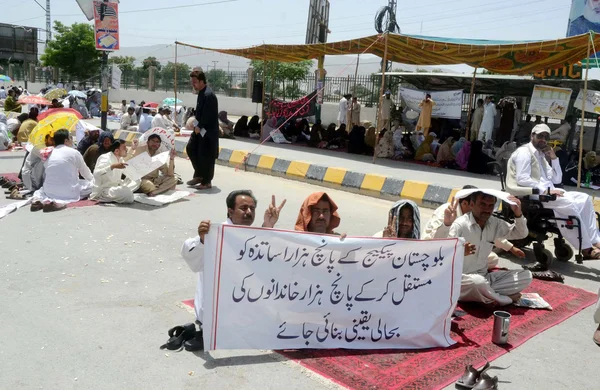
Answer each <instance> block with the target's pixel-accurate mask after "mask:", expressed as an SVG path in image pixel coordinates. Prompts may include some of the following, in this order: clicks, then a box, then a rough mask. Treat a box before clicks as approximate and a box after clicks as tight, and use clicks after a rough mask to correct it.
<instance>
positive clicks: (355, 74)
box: [346, 54, 360, 132]
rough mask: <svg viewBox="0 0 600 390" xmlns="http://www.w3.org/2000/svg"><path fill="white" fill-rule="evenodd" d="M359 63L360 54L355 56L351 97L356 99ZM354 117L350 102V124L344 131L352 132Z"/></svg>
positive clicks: (352, 106) (352, 105)
mask: <svg viewBox="0 0 600 390" xmlns="http://www.w3.org/2000/svg"><path fill="white" fill-rule="evenodd" d="M359 63H360V54H357V55H356V69H354V86H353V87H352V97H353V98H354V97H356V79H357V77H358V64H359ZM353 115H354V104H352V101H350V121H349V122H350V123H348V126H347V127H346V130H347V131H348V132H350V130H352V116H353Z"/></svg>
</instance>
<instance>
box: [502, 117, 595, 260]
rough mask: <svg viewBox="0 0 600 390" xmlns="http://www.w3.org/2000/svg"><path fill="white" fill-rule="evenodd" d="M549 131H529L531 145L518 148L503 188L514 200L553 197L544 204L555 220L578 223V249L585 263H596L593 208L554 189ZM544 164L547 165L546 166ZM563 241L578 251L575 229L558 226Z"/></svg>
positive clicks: (556, 173)
mask: <svg viewBox="0 0 600 390" xmlns="http://www.w3.org/2000/svg"><path fill="white" fill-rule="evenodd" d="M549 138H550V128H549V127H548V125H546V124H544V123H540V124H539V125H536V126H535V127H534V128H533V129H532V130H531V142H530V143H528V144H526V145H523V146H521V147H520V148H518V149H517V150H516V151H515V152H514V153H513V154H512V156H511V157H510V159H509V160H508V167H507V173H506V186H507V189H508V192H510V193H511V194H513V195H515V196H526V195H533V196H535V195H538V194H544V193H546V192H547V191H548V190H550V194H553V195H556V197H557V198H556V200H554V201H550V202H547V203H544V207H545V208H549V209H552V210H554V215H555V216H556V217H559V218H569V216H575V217H578V218H579V220H580V221H581V225H582V226H581V249H582V252H583V255H584V258H585V259H588V260H597V259H600V233H599V232H598V226H597V222H596V213H595V211H594V204H593V203H592V199H591V198H590V196H589V195H587V194H585V193H583V192H575V191H569V192H566V191H565V190H563V189H560V188H556V187H554V184H558V183H561V182H562V169H561V167H560V163H559V161H558V158H557V157H556V154H555V153H554V150H553V149H552V148H549V147H548V139H549ZM548 160H550V161H551V164H552V165H550V164H549V163H548ZM558 225H559V229H560V232H561V233H562V235H563V236H564V237H565V239H566V240H567V241H568V242H569V243H570V244H571V245H572V246H573V247H575V248H578V247H579V240H578V237H577V236H578V231H577V229H567V228H565V227H564V226H562V225H564V224H561V223H559V224H558Z"/></svg>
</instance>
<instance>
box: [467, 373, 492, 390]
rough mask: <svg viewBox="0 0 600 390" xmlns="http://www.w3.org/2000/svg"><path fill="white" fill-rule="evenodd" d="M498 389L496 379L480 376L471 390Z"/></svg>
mask: <svg viewBox="0 0 600 390" xmlns="http://www.w3.org/2000/svg"><path fill="white" fill-rule="evenodd" d="M497 389H498V377H497V376H495V377H493V378H492V377H491V376H489V375H488V374H485V373H483V374H481V377H480V378H479V380H478V381H477V384H476V385H475V387H473V390H497Z"/></svg>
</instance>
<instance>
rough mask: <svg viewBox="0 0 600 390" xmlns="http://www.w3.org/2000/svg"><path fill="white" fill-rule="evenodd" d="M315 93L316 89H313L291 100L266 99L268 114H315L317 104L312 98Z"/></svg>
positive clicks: (306, 115) (289, 115)
mask: <svg viewBox="0 0 600 390" xmlns="http://www.w3.org/2000/svg"><path fill="white" fill-rule="evenodd" d="M316 94H317V91H316V90H315V91H313V92H312V93H310V94H308V95H306V96H304V97H301V98H300V99H298V100H293V101H291V102H285V101H283V100H279V99H267V103H266V106H267V107H269V114H270V115H271V116H273V117H275V118H306V117H309V116H313V115H315V113H316V112H317V105H316V101H315V99H314V97H315V95H316ZM298 110H300V111H298Z"/></svg>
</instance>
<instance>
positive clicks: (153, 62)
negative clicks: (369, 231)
mask: <svg viewBox="0 0 600 390" xmlns="http://www.w3.org/2000/svg"><path fill="white" fill-rule="evenodd" d="M151 66H156V69H157V70H160V69H161V68H162V65H161V64H160V61H159V60H157V59H156V57H148V58H146V59H145V60H144V61H143V62H142V68H144V69H148V68H149V67H151Z"/></svg>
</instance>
